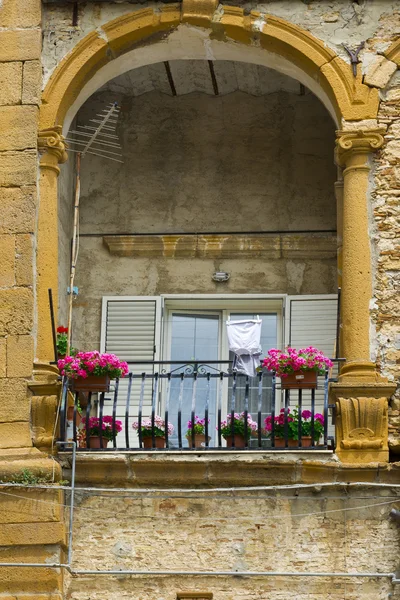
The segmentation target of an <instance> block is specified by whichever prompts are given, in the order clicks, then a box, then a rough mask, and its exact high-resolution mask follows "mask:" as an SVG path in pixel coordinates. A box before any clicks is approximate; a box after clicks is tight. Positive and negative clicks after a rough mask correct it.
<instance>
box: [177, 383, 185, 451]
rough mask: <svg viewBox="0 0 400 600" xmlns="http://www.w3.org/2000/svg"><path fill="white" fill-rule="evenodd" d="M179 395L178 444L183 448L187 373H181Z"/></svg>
mask: <svg viewBox="0 0 400 600" xmlns="http://www.w3.org/2000/svg"><path fill="white" fill-rule="evenodd" d="M179 376H180V380H181V381H180V383H179V397H178V445H179V448H182V400H183V385H184V381H185V379H184V378H185V374H184V373H180V375H179Z"/></svg>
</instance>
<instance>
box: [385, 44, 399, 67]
mask: <svg viewBox="0 0 400 600" xmlns="http://www.w3.org/2000/svg"><path fill="white" fill-rule="evenodd" d="M383 54H384V56H385V58H387V59H388V60H391V61H392V62H394V63H396V65H398V66H399V67H400V39H398V40H396V41H395V42H393V44H392V45H391V46H390V47H389V48H388V49H387V50H386V52H384V53H383Z"/></svg>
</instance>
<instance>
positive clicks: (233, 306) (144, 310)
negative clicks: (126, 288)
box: [102, 295, 337, 445]
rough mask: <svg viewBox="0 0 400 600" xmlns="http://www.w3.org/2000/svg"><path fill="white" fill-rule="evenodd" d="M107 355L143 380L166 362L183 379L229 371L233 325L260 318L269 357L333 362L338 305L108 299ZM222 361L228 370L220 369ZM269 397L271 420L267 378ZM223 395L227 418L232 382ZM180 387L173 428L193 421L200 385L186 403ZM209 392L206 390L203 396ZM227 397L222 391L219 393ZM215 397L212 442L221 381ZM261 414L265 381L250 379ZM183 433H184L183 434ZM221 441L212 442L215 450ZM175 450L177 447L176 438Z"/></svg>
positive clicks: (188, 388) (329, 301)
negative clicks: (283, 353)
mask: <svg viewBox="0 0 400 600" xmlns="http://www.w3.org/2000/svg"><path fill="white" fill-rule="evenodd" d="M102 314H103V316H102V351H106V352H113V353H115V354H117V355H118V356H119V357H120V358H121V359H123V360H126V361H127V362H128V364H130V370H132V371H133V372H136V373H142V372H147V373H153V372H155V371H160V370H161V369H162V368H163V366H162V365H154V364H153V363H154V362H158V361H174V363H175V364H174V365H171V366H169V365H168V366H166V365H164V368H166V369H167V370H168V369H170V368H172V369H175V370H176V372H180V370H184V369H185V368H187V367H188V366H190V365H193V364H194V363H201V364H205V365H208V369H209V370H212V369H215V370H217V371H219V370H227V369H228V368H229V364H228V361H230V360H232V358H233V356H232V354H230V353H229V348H228V341H227V335H226V325H225V323H226V321H227V320H229V319H231V320H236V319H238V320H239V319H245V318H255V317H257V316H259V318H260V319H261V320H262V330H261V344H262V350H263V352H262V356H263V355H265V354H266V353H267V352H268V350H269V349H270V348H273V347H281V348H283V347H284V346H287V345H291V346H293V347H296V348H299V347H304V346H309V345H314V346H316V347H318V348H319V349H321V350H322V351H323V352H324V353H325V354H327V355H328V356H332V355H333V354H334V349H335V338H336V314H337V297H336V296H334V295H329V296H328V295H327V296H286V295H281V296H276V295H275V296H268V295H264V296H261V295H237V296H231V295H225V296H211V295H203V296H182V295H168V296H167V295H166V296H152V297H145V296H143V297H105V298H103V313H102ZM219 361H222V363H221V364H218V362H219ZM264 379H265V381H264V388H263V391H262V413H263V419H264V416H265V415H266V414H268V412H269V411H270V405H271V400H272V398H271V390H270V382H268V378H264ZM206 385H207V383H206V381H205V380H204V379H203V380H201V379H199V380H198V382H197V390H196V414H199V415H204V402H205V398H206V390H205V386H206ZM223 385H224V388H223V394H222V411H223V415H225V414H226V412H227V411H228V410H230V408H231V407H230V406H228V398H230V394H229V392H230V389H229V385H231V383H230V384H229V383H228V380H225V381H224V384H223ZM178 386H179V380H175V381H174V380H173V381H172V384H171V391H170V400H169V401H170V404H169V420H170V421H171V422H172V423H173V424H174V425H176V421H177V414H178V404H179V405H180V407H181V410H182V423H183V425H184V427H185V426H186V421H187V420H188V419H189V418H190V412H191V401H192V391H193V387H192V386H193V380H192V379H190V378H188V379H187V382H186V381H185V388H184V392H183V395H181V398H179V389H178ZM203 387H204V389H202V388H203ZM125 388H127V381H126V380H125V381H124V380H121V381H120V390H119V394H118V397H119V399H120V400H119V403H118V406H117V418H118V417H120V418H121V417H123V416H124V415H125V398H126V389H125ZM219 391H220V390H219ZM208 394H209V418H210V421H211V422H210V428H209V432H210V435H212V436H213V435H214V432H215V425H216V401H215V399H216V397H217V380H216V379H214V380H212V382H211V388H210V389H209V391H208ZM139 395H140V381H139V380H134V383H133V387H132V394H131V403H130V409H129V411H130V417H131V421H133V420H134V419H135V418H137V413H138V397H139ZM316 401H317V406H318V403H322V402H323V390H318V391H317V396H316ZM151 402H152V393H151V391H150V388H148V389H147V391H146V394H145V397H144V406H143V415H144V416H147V415H149V414H150V411H151ZM157 402H158V406H157V411H158V412H159V414H162V413H163V410H164V403H165V385H161V386H160V388H159V394H158V398H157ZM243 404H244V384H243V385H242V387H241V386H240V385H239V386H238V389H237V394H236V410H238V411H239V410H243V407H244V406H243ZM257 407H258V380H257V378H251V379H250V394H249V411H250V412H251V413H252V414H253V415H254V416H255V415H256V414H257ZM111 409H112V407H111V400H108V401H107V400H106V403H105V413H107V412H108V411H110V412H111ZM175 430H176V427H175ZM214 441H215V440H214V439H212V442H210V443H213V442H214ZM170 442H171V445H174V443H176V440H175V439H174V437H172V438H171V440H170Z"/></svg>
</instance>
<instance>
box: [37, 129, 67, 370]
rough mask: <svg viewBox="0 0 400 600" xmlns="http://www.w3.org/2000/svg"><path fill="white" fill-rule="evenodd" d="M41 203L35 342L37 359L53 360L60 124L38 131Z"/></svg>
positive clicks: (63, 156) (62, 154)
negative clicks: (52, 305) (51, 305)
mask: <svg viewBox="0 0 400 600" xmlns="http://www.w3.org/2000/svg"><path fill="white" fill-rule="evenodd" d="M38 148H39V152H40V153H41V154H42V156H41V159H40V204H39V217H38V230H37V253H36V256H37V263H36V267H37V283H36V295H37V330H38V334H37V345H36V353H35V357H36V359H37V360H39V361H43V362H50V361H52V360H54V349H53V341H52V332H51V321H50V310H49V299H48V290H49V289H51V290H52V291H53V303H54V310H55V312H56V311H57V305H58V302H57V296H58V217H57V211H58V207H57V178H58V175H59V173H60V168H59V166H58V165H59V163H63V162H65V161H66V160H67V153H66V143H65V142H64V137H63V136H62V135H61V127H60V126H55V127H52V128H50V129H44V130H42V131H40V132H39V137H38Z"/></svg>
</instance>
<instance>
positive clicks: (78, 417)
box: [67, 400, 82, 427]
mask: <svg viewBox="0 0 400 600" xmlns="http://www.w3.org/2000/svg"><path fill="white" fill-rule="evenodd" d="M74 410H75V404H69V405H68V407H67V421H73V420H74ZM75 419H76V425H77V427H79V425H80V423H81V421H82V408H81V405H80V404H79V400H78V402H77V404H76V417H75Z"/></svg>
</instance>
